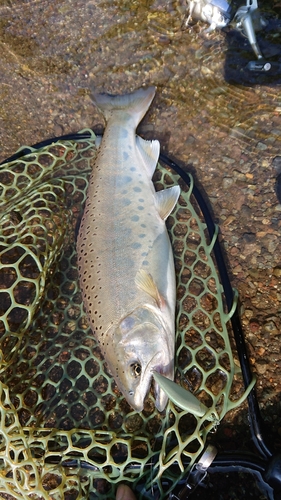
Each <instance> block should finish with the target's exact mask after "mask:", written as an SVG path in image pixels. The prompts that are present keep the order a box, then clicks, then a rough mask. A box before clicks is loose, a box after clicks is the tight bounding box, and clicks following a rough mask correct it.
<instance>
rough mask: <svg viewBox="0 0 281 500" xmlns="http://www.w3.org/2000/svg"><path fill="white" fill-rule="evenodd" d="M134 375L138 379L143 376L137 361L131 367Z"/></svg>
mask: <svg viewBox="0 0 281 500" xmlns="http://www.w3.org/2000/svg"><path fill="white" fill-rule="evenodd" d="M130 368H131V373H132V375H133V376H134V377H135V378H137V377H140V375H141V365H140V363H138V362H137V361H136V362H135V363H132V364H131V365H130Z"/></svg>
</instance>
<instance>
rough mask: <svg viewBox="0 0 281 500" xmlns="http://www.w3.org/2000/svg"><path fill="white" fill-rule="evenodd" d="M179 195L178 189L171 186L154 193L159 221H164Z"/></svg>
mask: <svg viewBox="0 0 281 500" xmlns="http://www.w3.org/2000/svg"><path fill="white" fill-rule="evenodd" d="M179 195H180V187H179V186H173V187H170V188H168V189H162V190H161V191H157V192H156V193H155V204H156V208H157V211H158V213H159V215H160V217H161V219H163V220H166V219H167V217H169V215H170V213H171V211H172V210H173V208H174V206H175V204H176V203H177V201H178V198H179Z"/></svg>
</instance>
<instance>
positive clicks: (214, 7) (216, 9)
mask: <svg viewBox="0 0 281 500" xmlns="http://www.w3.org/2000/svg"><path fill="white" fill-rule="evenodd" d="M230 1H231V0H230ZM187 2H188V4H189V15H188V17H187V19H186V22H185V24H186V25H188V24H189V21H190V20H191V19H192V18H194V19H196V20H200V21H204V22H206V23H208V24H209V25H210V26H209V28H208V29H207V30H206V32H210V31H213V30H215V29H217V28H219V29H222V28H225V27H226V26H229V25H231V26H232V27H233V28H234V29H235V30H238V31H239V32H241V33H242V34H243V35H244V36H245V37H246V38H247V39H248V40H249V43H250V45H251V47H252V49H253V52H254V54H255V56H256V58H257V61H250V62H249V63H248V65H247V69H248V70H250V71H256V72H265V73H266V72H270V71H271V70H273V69H274V70H275V71H276V69H278V68H279V64H277V66H278V68H276V63H272V62H270V61H267V60H266V59H265V58H264V56H263V54H262V52H261V49H260V47H259V44H258V42H257V38H256V32H258V31H262V30H263V29H264V28H265V27H266V26H267V21H266V20H265V19H264V18H263V17H262V16H261V14H260V11H259V8H258V2H257V0H246V5H242V6H240V7H239V8H238V9H237V10H236V12H235V11H234V9H233V8H232V6H231V4H230V3H229V1H227V0H187Z"/></svg>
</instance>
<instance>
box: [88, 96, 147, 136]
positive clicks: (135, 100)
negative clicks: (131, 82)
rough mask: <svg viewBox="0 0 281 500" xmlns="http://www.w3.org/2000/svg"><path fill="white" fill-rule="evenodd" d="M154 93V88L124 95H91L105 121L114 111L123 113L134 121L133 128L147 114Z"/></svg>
mask: <svg viewBox="0 0 281 500" xmlns="http://www.w3.org/2000/svg"><path fill="white" fill-rule="evenodd" d="M155 91H156V88H155V87H147V88H140V89H138V90H136V91H135V92H132V94H125V95H110V94H95V93H93V94H92V99H93V101H94V103H95V104H96V106H97V107H98V108H99V109H100V110H101V112H102V113H103V114H104V116H105V119H106V120H108V119H109V118H110V117H111V116H113V114H114V112H115V111H124V112H126V113H128V114H129V115H130V116H131V117H132V118H133V119H134V122H135V126H136V127H137V125H138V124H139V122H140V121H141V119H142V118H143V117H144V115H145V113H146V112H147V110H148V108H149V106H150V104H151V102H152V99H153V97H154V95H155Z"/></svg>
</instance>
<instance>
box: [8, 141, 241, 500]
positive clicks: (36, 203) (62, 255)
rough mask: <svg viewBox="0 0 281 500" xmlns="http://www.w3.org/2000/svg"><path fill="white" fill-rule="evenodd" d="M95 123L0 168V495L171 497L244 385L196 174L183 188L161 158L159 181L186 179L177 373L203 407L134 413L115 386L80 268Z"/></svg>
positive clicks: (178, 241) (173, 233)
mask: <svg viewBox="0 0 281 500" xmlns="http://www.w3.org/2000/svg"><path fill="white" fill-rule="evenodd" d="M88 132H89V139H81V140H78V141H61V142H57V143H54V144H52V145H50V146H46V147H44V148H41V149H39V150H35V149H34V150H31V152H30V153H29V154H26V155H25V156H23V157H21V158H20V159H18V160H15V161H12V162H10V163H6V164H3V165H1V166H0V190H1V191H0V193H1V200H0V206H1V223H0V262H1V266H0V336H1V337H0V339H1V346H0V347H1V351H0V361H1V363H0V366H1V373H0V380H1V382H0V392H1V399H0V497H1V498H16V499H22V498H32V499H41V498H46V499H69V500H74V499H80V498H81V499H82V498H84V499H85V498H100V499H102V498H106V499H109V498H114V493H115V488H116V484H117V483H118V482H120V481H128V482H130V483H132V485H133V487H134V488H135V489H136V490H137V491H138V495H139V498H154V497H155V493H156V491H157V492H158V493H160V497H161V498H164V496H165V495H167V492H168V491H169V490H170V489H171V488H172V487H173V485H175V483H176V482H177V481H178V480H179V479H180V478H181V476H182V475H183V474H186V471H187V470H188V468H190V467H191V466H192V464H193V463H194V462H195V461H196V460H197V458H198V456H199V455H200V453H202V451H203V449H204V446H205V442H206V438H207V435H208V433H209V432H210V431H212V430H215V428H216V426H217V425H218V423H219V421H220V420H221V419H222V418H223V417H224V415H225V413H226V412H227V411H228V410H229V409H231V408H234V407H236V406H237V405H238V404H240V402H241V400H242V399H243V397H244V396H245V394H244V386H243V382H242V378H241V375H240V374H239V373H237V369H236V368H235V364H234V357H233V352H232V348H231V341H230V337H229V328H228V321H229V314H227V313H226V312H225V308H224V304H223V294H222V288H221V285H220V282H219V279H218V274H217V270H216V267H215V264H214V260H213V257H212V246H213V243H214V242H213V241H209V238H208V235H207V232H206V225H205V223H204V220H203V218H202V215H201V212H200V210H199V207H198V206H197V203H196V201H195V199H194V197H193V195H192V178H191V187H190V188H188V187H187V186H186V185H185V184H184V183H183V181H182V180H181V178H179V176H177V175H176V174H174V173H173V172H172V171H168V170H167V169H165V168H162V167H161V166H160V165H158V167H157V170H156V173H155V177H154V181H155V186H156V189H157V190H158V189H162V188H165V187H167V186H171V185H173V184H175V183H179V184H180V185H181V188H182V194H181V196H180V199H179V202H178V204H177V206H176V209H175V210H174V212H173V213H172V215H171V216H170V217H169V219H168V221H167V226H168V230H169V234H170V237H171V240H172V245H173V250H174V255H175V266H176V274H177V280H178V288H177V334H176V359H175V368H176V371H175V380H176V381H177V382H178V383H179V384H181V385H182V386H183V387H185V388H186V390H187V391H191V392H192V393H193V394H195V395H196V397H197V398H198V399H199V400H200V401H201V402H203V403H204V404H205V405H206V406H207V407H208V408H209V411H208V412H207V414H206V415H205V416H203V417H198V416H194V415H193V414H192V413H191V412H190V411H189V410H188V408H185V409H182V408H178V407H177V406H175V405H174V404H173V403H172V402H169V404H168V406H167V408H166V411H165V412H164V413H162V414H160V413H159V412H158V411H157V410H156V409H155V406H154V399H153V395H152V394H151V395H149V397H148V399H147V401H146V403H145V407H144V410H143V412H142V413H137V412H135V411H133V410H132V409H131V408H130V407H129V405H128V403H127V402H126V401H125V400H124V398H123V397H122V395H121V394H120V393H119V391H118V389H117V386H116V384H115V382H114V380H113V379H112V377H111V375H110V373H109V372H108V370H107V367H106V364H105V363H104V360H103V357H102V355H101V352H100V349H99V347H98V345H97V343H96V341H95V337H94V335H93V333H92V331H91V330H90V328H89V327H88V323H87V320H86V317H85V313H84V311H83V305H82V301H81V294H80V290H79V285H78V279H77V277H78V273H77V265H76V248H75V240H76V234H77V227H78V226H79V222H80V218H81V214H82V212H83V206H84V202H85V198H86V191H87V183H88V176H89V173H90V171H91V169H92V166H93V159H94V158H95V155H96V150H97V148H96V137H95V135H94V133H93V132H92V131H88ZM243 394H244V396H243ZM164 491H165V494H164Z"/></svg>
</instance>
